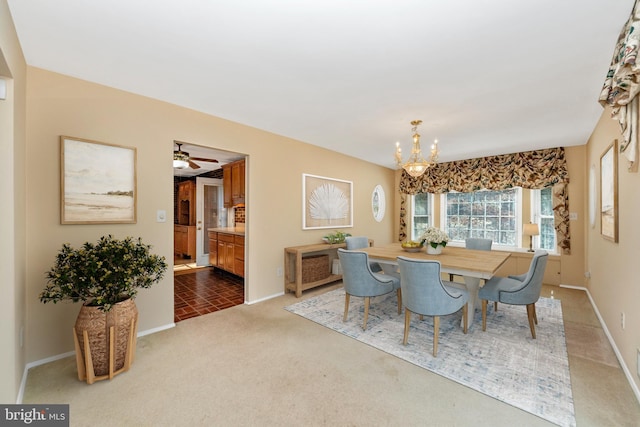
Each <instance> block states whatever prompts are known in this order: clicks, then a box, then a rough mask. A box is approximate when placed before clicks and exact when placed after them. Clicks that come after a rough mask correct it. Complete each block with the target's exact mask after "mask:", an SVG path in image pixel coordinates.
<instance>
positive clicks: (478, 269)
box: [359, 243, 511, 327]
mask: <svg viewBox="0 0 640 427" xmlns="http://www.w3.org/2000/svg"><path fill="white" fill-rule="evenodd" d="M359 250H360V251H364V252H367V253H368V254H369V259H370V260H371V261H375V262H377V263H379V264H380V266H381V267H382V269H383V271H384V272H385V273H386V274H392V275H396V276H398V275H399V272H398V257H399V256H404V257H407V258H412V259H420V260H430V261H438V262H440V271H441V272H442V273H446V274H455V275H459V276H462V277H463V279H464V285H465V286H466V288H467V291H468V292H469V300H468V301H467V307H468V310H469V311H468V313H469V315H468V316H467V327H470V326H471V325H472V324H473V318H474V317H475V316H474V315H473V314H474V313H475V310H476V309H479V308H480V302H479V301H478V290H479V289H480V281H481V280H483V279H484V280H488V279H491V278H492V277H493V276H494V275H495V274H496V272H497V271H498V270H499V269H500V267H502V265H503V264H504V263H505V262H506V261H507V259H509V257H510V256H511V253H510V252H506V251H496V250H491V251H482V250H474V249H466V248H464V247H457V246H446V247H444V248H443V249H442V252H441V253H440V254H437V255H432V254H429V253H427V251H426V249H425V248H421V249H420V250H418V251H415V250H414V251H407V250H405V249H404V248H403V247H402V245H401V244H400V243H391V244H388V245H381V246H371V247H368V248H364V249H359Z"/></svg>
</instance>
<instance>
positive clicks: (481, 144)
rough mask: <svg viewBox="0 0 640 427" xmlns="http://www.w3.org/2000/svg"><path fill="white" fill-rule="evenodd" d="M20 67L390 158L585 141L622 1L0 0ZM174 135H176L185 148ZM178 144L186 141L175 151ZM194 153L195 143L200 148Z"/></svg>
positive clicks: (449, 156) (625, 2) (379, 160)
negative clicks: (415, 139) (414, 151)
mask: <svg viewBox="0 0 640 427" xmlns="http://www.w3.org/2000/svg"><path fill="white" fill-rule="evenodd" d="M8 3H9V7H10V11H11V14H12V17H13V19H14V22H15V25H16V30H17V33H18V37H19V40H20V43H21V45H22V48H23V50H24V55H25V58H26V61H27V63H28V64H29V65H31V66H35V67H40V68H43V69H47V70H51V71H55V72H59V73H62V74H66V75H70V76H74V77H77V78H80V79H84V80H89V81H93V82H96V83H100V84H104V85H107V86H111V87H115V88H119V89H123V90H126V91H130V92H133V93H137V94H140V95H144V96H148V97H152V98H155V99H160V100H163V101H167V102H171V103H174V104H177V105H181V106H184V107H188V108H191V109H195V110H198V111H202V112H205V113H209V114H212V115H215V116H218V117H221V118H224V119H228V120H232V121H235V122H238V123H241V124H244V125H248V126H252V127H255V128H258V129H263V130H266V131H269V132H273V133H276V134H280V135H283V136H287V137H291V138H294V139H297V140H300V141H304V142H307V143H310V144H314V145H318V146H321V147H326V148H328V149H331V150H335V151H338V152H342V153H345V154H347V155H351V156H354V157H359V158H362V159H365V160H368V161H370V162H373V163H376V164H379V165H383V166H386V167H390V168H393V167H395V165H394V161H393V153H394V149H395V142H396V141H400V143H401V147H402V148H403V152H404V153H405V155H406V154H407V153H408V152H409V150H410V141H411V125H410V124H409V122H410V121H411V120H414V119H421V120H423V124H422V126H421V127H420V128H419V132H420V134H421V135H422V141H423V146H424V147H427V146H428V145H429V144H430V143H431V140H432V139H434V138H437V139H438V140H439V142H440V144H439V145H440V160H441V161H450V160H458V159H465V158H472V157H478V156H484V155H493V154H504V153H511V152H516V151H525V150H531V149H538V148H549V147H557V146H572V145H582V144H585V143H586V141H587V139H588V138H589V136H590V134H591V132H592V130H593V128H594V127H595V125H596V122H597V120H598V119H599V117H600V115H601V113H602V107H601V106H600V105H599V104H598V102H597V99H598V95H599V91H600V88H601V86H602V83H603V81H604V77H605V75H606V73H607V70H608V66H609V63H610V62H611V57H612V54H613V49H614V45H615V42H616V40H617V37H618V33H619V32H620V29H621V28H622V26H623V24H624V23H625V21H626V20H627V18H628V16H629V14H630V12H631V9H632V6H633V0H564V1H557V0H520V1H518V2H514V1H513V0H458V1H450V2H449V1H448V2H444V1H438V0H323V1H311V0H309V1H304V0H243V1H237V0H217V1H216V0H210V1H205V0H180V1H166V0H109V1H92V2H89V1H86V0H58V1H50V0H8ZM185 148H186V147H185ZM187 151H188V150H187ZM203 157H206V156H203Z"/></svg>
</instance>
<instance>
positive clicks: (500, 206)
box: [442, 188, 522, 247]
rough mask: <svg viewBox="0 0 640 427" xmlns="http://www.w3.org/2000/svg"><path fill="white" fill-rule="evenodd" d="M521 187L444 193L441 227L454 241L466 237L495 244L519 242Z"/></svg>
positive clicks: (505, 244) (515, 243)
mask: <svg viewBox="0 0 640 427" xmlns="http://www.w3.org/2000/svg"><path fill="white" fill-rule="evenodd" d="M521 202H522V191H521V189H520V188H510V189H507V190H500V191H486V190H482V191H476V192H474V193H447V194H444V195H443V198H442V205H443V218H444V227H443V228H444V229H445V231H446V232H447V234H448V235H449V238H450V239H451V240H452V241H454V242H464V240H465V239H466V238H468V237H478V238H485V239H491V240H493V243H494V245H498V246H512V247H518V246H519V245H520V229H521V226H520V222H521V221H520V218H521V215H520V211H521V206H522V203H521Z"/></svg>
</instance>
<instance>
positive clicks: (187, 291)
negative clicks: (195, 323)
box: [173, 268, 244, 322]
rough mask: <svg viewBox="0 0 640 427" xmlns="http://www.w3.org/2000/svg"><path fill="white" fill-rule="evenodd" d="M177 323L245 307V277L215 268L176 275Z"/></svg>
mask: <svg viewBox="0 0 640 427" xmlns="http://www.w3.org/2000/svg"><path fill="white" fill-rule="evenodd" d="M173 283H174V285H173V286H174V296H173V307H174V310H173V313H174V314H173V317H174V321H175V322H179V321H181V320H185V319H189V318H191V317H196V316H200V315H203V314H207V313H212V312H214V311H218V310H224V309H225V308H229V307H233V306H235V305H240V304H243V303H244V280H243V279H242V277H238V276H234V275H233V274H230V273H227V272H224V271H222V270H214V269H213V268H204V269H198V270H196V271H194V272H183V273H177V274H174V279H173Z"/></svg>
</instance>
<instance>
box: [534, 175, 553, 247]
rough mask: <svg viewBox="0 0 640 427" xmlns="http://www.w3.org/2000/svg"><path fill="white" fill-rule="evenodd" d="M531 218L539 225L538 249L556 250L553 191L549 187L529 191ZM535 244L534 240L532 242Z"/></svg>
mask: <svg viewBox="0 0 640 427" xmlns="http://www.w3.org/2000/svg"><path fill="white" fill-rule="evenodd" d="M531 198H532V200H531V210H532V212H531V217H532V218H534V220H536V219H538V220H539V221H535V222H537V223H538V224H539V225H540V237H539V240H538V243H539V244H538V247H539V248H540V249H546V250H548V251H555V250H556V229H555V221H554V219H553V190H552V188H551V187H547V188H543V189H542V190H532V191H531ZM534 243H535V240H534Z"/></svg>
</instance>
